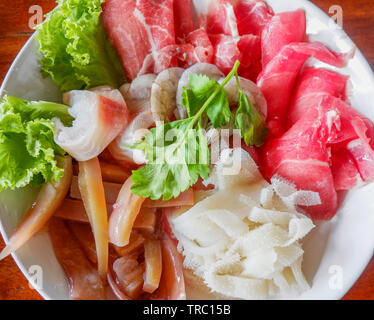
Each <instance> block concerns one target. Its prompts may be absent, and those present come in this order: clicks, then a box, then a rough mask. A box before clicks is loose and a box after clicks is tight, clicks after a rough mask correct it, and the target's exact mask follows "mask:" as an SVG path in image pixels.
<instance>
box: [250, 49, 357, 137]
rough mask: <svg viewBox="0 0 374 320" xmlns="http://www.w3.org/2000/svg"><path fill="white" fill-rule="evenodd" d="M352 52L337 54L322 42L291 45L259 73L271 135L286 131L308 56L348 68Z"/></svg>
mask: <svg viewBox="0 0 374 320" xmlns="http://www.w3.org/2000/svg"><path fill="white" fill-rule="evenodd" d="M352 54H353V52H350V53H347V54H339V53H334V52H332V51H331V50H329V49H328V48H327V47H326V46H324V45H323V44H322V43H320V42H312V43H291V44H289V45H286V46H284V47H283V49H282V50H281V51H280V52H279V54H278V55H276V56H275V57H274V58H273V59H272V60H271V61H270V62H269V63H268V64H267V65H266V67H265V69H263V70H262V72H261V73H260V75H259V77H258V80H257V85H258V86H259V87H260V89H261V91H262V93H263V94H264V96H265V98H266V100H267V103H268V119H267V125H268V128H269V131H270V134H271V135H274V136H279V135H281V134H282V133H283V132H284V127H285V123H284V122H285V118H286V109H287V107H288V104H289V101H290V98H291V92H292V89H293V87H294V84H295V81H296V78H297V75H298V74H299V72H300V69H301V68H302V66H303V65H304V63H305V62H306V60H307V59H308V58H309V57H314V58H316V59H318V60H320V61H322V62H325V63H328V64H331V65H333V66H336V67H343V66H345V65H346V63H347V61H348V59H349V58H351V57H352Z"/></svg>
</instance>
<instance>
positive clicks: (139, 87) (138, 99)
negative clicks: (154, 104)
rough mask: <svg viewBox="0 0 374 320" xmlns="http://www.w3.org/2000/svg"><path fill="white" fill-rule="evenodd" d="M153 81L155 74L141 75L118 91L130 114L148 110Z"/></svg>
mask: <svg viewBox="0 0 374 320" xmlns="http://www.w3.org/2000/svg"><path fill="white" fill-rule="evenodd" d="M155 80H156V75H155V74H152V73H149V74H143V75H141V76H138V77H136V78H135V79H134V80H133V81H132V82H131V83H125V84H124V85H122V87H121V88H120V89H119V90H120V91H121V93H122V95H123V97H124V99H125V101H126V104H127V107H128V109H129V111H130V113H131V114H139V113H141V112H144V111H148V110H150V108H151V106H150V98H151V88H152V85H153V83H154V81H155Z"/></svg>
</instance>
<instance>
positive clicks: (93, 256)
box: [67, 221, 97, 264]
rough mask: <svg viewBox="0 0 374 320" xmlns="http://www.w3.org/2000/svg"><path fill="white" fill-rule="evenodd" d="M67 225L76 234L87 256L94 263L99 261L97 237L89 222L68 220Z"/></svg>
mask: <svg viewBox="0 0 374 320" xmlns="http://www.w3.org/2000/svg"><path fill="white" fill-rule="evenodd" d="M67 225H68V227H69V229H70V230H71V232H72V233H73V234H74V236H75V237H76V238H77V240H78V242H79V244H80V245H81V248H82V249H83V251H84V253H85V254H86V256H87V258H88V259H89V260H90V261H91V262H92V263H94V264H96V263H97V253H96V246H95V239H94V235H93V233H92V229H91V227H90V225H89V224H87V223H79V222H72V221H68V222H67Z"/></svg>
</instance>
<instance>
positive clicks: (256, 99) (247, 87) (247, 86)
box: [219, 77, 267, 119]
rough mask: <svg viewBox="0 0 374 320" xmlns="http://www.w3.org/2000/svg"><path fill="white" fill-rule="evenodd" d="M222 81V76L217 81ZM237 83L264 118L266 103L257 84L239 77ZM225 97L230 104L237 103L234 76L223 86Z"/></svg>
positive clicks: (236, 88)
mask: <svg viewBox="0 0 374 320" xmlns="http://www.w3.org/2000/svg"><path fill="white" fill-rule="evenodd" d="M221 81H223V78H222V79H220V81H219V82H221ZM239 84H240V87H241V89H242V90H243V92H244V93H245V94H246V95H247V96H248V99H249V100H250V101H251V103H252V104H253V105H254V106H255V108H256V109H257V110H258V111H259V112H261V114H262V116H263V117H264V119H266V116H267V103H266V99H265V97H264V95H263V94H262V92H261V90H260V88H259V87H257V85H256V84H255V83H254V82H252V81H251V80H248V79H245V78H243V77H239ZM225 90H226V94H227V98H228V99H229V103H230V105H236V104H237V103H238V87H237V84H236V79H235V77H234V78H232V79H231V80H230V81H229V82H228V83H227V84H226V86H225Z"/></svg>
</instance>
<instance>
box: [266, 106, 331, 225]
mask: <svg viewBox="0 0 374 320" xmlns="http://www.w3.org/2000/svg"><path fill="white" fill-rule="evenodd" d="M329 107H330V106H329V102H328V101H325V100H322V101H321V103H320V104H319V106H318V109H319V112H318V113H317V112H314V110H311V112H307V113H306V114H305V115H304V117H303V118H302V119H301V120H300V121H298V122H297V123H296V124H295V125H294V126H293V127H291V129H290V130H288V131H287V132H286V133H285V134H284V135H283V136H282V137H280V138H276V139H273V140H270V141H269V142H268V143H267V144H266V145H265V147H264V148H263V154H262V155H263V161H264V163H265V167H264V168H263V171H264V174H265V176H266V177H267V178H271V177H272V176H273V175H275V174H277V175H279V176H281V177H283V178H285V179H287V180H289V181H291V182H292V183H294V184H295V185H296V186H297V188H299V189H301V190H311V191H315V192H318V193H319V195H320V199H321V201H322V204H321V205H317V206H311V207H304V208H302V209H303V210H304V211H305V212H306V214H308V215H309V216H310V217H311V218H312V219H314V220H319V219H322V220H328V219H331V218H332V217H333V215H334V214H335V212H336V209H337V195H336V191H335V188H334V179H333V176H332V173H331V169H330V166H329V153H328V149H327V143H328V140H329V139H331V137H333V136H334V135H335V133H336V131H337V127H336V125H335V124H337V123H338V121H337V120H338V115H337V114H336V113H334V112H326V110H329Z"/></svg>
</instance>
